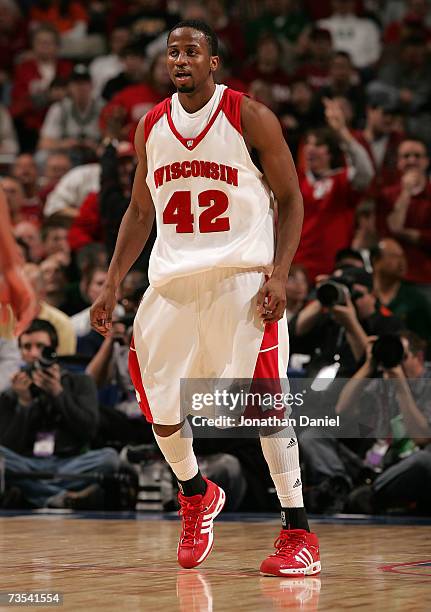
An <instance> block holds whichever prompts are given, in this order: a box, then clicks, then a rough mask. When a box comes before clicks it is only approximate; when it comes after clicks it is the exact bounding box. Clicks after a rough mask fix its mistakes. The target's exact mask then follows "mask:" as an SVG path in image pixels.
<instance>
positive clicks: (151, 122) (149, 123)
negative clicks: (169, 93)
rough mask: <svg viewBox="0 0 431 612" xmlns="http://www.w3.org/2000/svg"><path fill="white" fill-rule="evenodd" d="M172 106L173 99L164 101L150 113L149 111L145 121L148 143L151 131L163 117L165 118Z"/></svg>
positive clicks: (145, 135)
mask: <svg viewBox="0 0 431 612" xmlns="http://www.w3.org/2000/svg"><path fill="white" fill-rule="evenodd" d="M170 105H171V99H170V98H165V99H164V100H162V102H159V104H156V106H155V107H154V108H152V109H151V110H150V111H148V113H147V114H146V115H145V119H144V137H145V142H147V140H148V137H149V135H150V133H151V130H152V129H153V127H154V126H155V125H156V123H157V121H158V120H159V119H160V118H161V117H163V115H164V114H165V113H166V112H167V109H168V108H169V107H170Z"/></svg>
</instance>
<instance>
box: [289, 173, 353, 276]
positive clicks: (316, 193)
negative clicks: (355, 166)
mask: <svg viewBox="0 0 431 612" xmlns="http://www.w3.org/2000/svg"><path fill="white" fill-rule="evenodd" d="M299 186H300V189H301V193H302V197H303V199H304V224H303V226H302V234H301V240H300V243H299V247H298V250H297V252H296V255H295V258H294V260H293V262H294V263H297V264H302V265H303V266H304V267H305V268H306V269H307V272H308V275H309V279H310V281H311V282H314V280H315V277H316V276H317V275H318V274H330V273H331V272H332V271H333V269H334V261H335V254H336V252H337V251H338V250H339V249H343V248H345V247H348V246H349V245H350V243H351V240H352V236H353V219H354V206H355V204H356V201H357V193H356V192H355V191H354V190H353V188H352V186H351V180H350V177H349V170H348V168H343V169H341V170H334V172H333V174H331V175H329V176H325V177H322V178H316V177H314V176H313V175H312V174H311V172H305V173H304V172H300V173H299Z"/></svg>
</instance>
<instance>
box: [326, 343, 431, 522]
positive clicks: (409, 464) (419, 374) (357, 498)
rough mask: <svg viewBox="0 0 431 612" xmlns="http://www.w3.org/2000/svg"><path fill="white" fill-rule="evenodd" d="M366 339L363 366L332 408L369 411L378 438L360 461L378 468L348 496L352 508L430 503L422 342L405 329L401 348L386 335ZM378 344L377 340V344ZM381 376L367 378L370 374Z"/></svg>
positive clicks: (429, 414)
mask: <svg viewBox="0 0 431 612" xmlns="http://www.w3.org/2000/svg"><path fill="white" fill-rule="evenodd" d="M383 340H384V342H382V338H380V339H378V340H376V339H375V338H370V339H369V345H368V348H367V359H366V362H365V363H364V365H363V366H362V367H361V368H360V369H359V370H358V372H356V374H355V375H354V377H353V378H352V379H351V380H350V381H349V382H348V383H347V385H346V386H345V387H344V389H343V391H342V393H341V395H340V399H339V402H338V404H337V406H336V412H337V413H338V414H341V413H348V412H350V413H354V412H355V411H356V412H357V413H358V415H361V413H364V414H366V412H367V411H368V412H372V413H373V415H374V420H375V425H376V429H375V434H376V436H379V437H380V436H382V435H384V439H381V438H380V439H378V440H377V442H376V443H375V444H374V446H373V447H372V448H371V449H370V451H369V452H368V453H367V456H366V463H367V464H368V465H370V467H372V468H373V469H374V470H375V471H376V472H381V473H380V475H379V476H378V477H377V478H376V480H375V481H374V483H373V485H371V486H363V487H359V488H358V489H357V490H356V491H354V492H352V494H351V496H350V503H349V506H350V509H351V510H352V511H355V512H369V513H373V512H381V511H384V510H386V509H388V508H391V507H394V506H398V507H399V506H401V507H402V506H404V507H406V506H408V507H409V508H411V504H412V503H414V505H415V506H416V508H417V509H419V510H420V509H426V510H428V511H429V508H430V504H431V493H430V491H431V452H430V449H429V447H428V448H423V449H421V447H426V445H427V443H429V441H430V439H431V394H430V387H429V379H430V375H431V369H430V368H429V367H426V366H425V363H424V355H425V350H426V342H425V341H424V340H422V339H421V338H419V337H418V336H417V335H416V334H414V333H413V332H410V331H403V332H402V333H401V335H400V340H401V343H402V345H401V348H400V349H398V348H397V347H396V344H395V342H394V340H393V339H392V340H391V339H390V337H389V338H387V337H386V338H384V339H383ZM379 342H380V344H379ZM376 367H378V369H379V370H380V371H381V372H382V377H381V378H377V379H375V380H372V381H370V380H369V378H370V377H372V376H374V375H375V373H376Z"/></svg>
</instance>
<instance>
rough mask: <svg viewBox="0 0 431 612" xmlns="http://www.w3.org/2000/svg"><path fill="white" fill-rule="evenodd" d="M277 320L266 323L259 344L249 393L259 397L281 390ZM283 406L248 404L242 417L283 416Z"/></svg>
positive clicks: (277, 392) (274, 393) (271, 394)
mask: <svg viewBox="0 0 431 612" xmlns="http://www.w3.org/2000/svg"><path fill="white" fill-rule="evenodd" d="M267 349H269V350H267ZM278 350H279V347H278V321H277V322H276V323H267V324H266V325H265V332H264V334H263V338H262V343H261V345H260V351H259V355H258V357H257V361H256V366H255V368H254V374H253V382H252V384H251V387H250V393H256V394H257V393H259V394H260V396H261V398H264V397H269V396H274V395H276V394H279V393H280V392H281V384H280V375H279V370H278ZM283 415H284V408H275V407H271V406H268V405H265V403H264V405H262V406H257V405H254V404H251V405H248V406H247V408H246V410H245V413H244V417H246V418H262V419H266V418H268V417H271V416H276V417H279V418H283Z"/></svg>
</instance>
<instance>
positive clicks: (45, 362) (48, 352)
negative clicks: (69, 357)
mask: <svg viewBox="0 0 431 612" xmlns="http://www.w3.org/2000/svg"><path fill="white" fill-rule="evenodd" d="M55 363H57V353H56V352H55V351H54V349H53V348H52V347H51V346H45V347H44V348H43V349H42V351H41V355H40V358H39V359H36V361H33V363H31V364H26V365H24V366H22V367H21V371H22V372H26V373H27V374H28V375H29V376H30V378H31V377H32V374H33V372H35V371H37V370H48V369H49V368H50V367H51V366H53V365H54V364H55ZM30 392H31V394H32V396H33V397H38V396H39V395H40V394H41V393H42V390H41V389H39V387H36V385H35V384H34V383H32V384H31V385H30Z"/></svg>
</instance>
